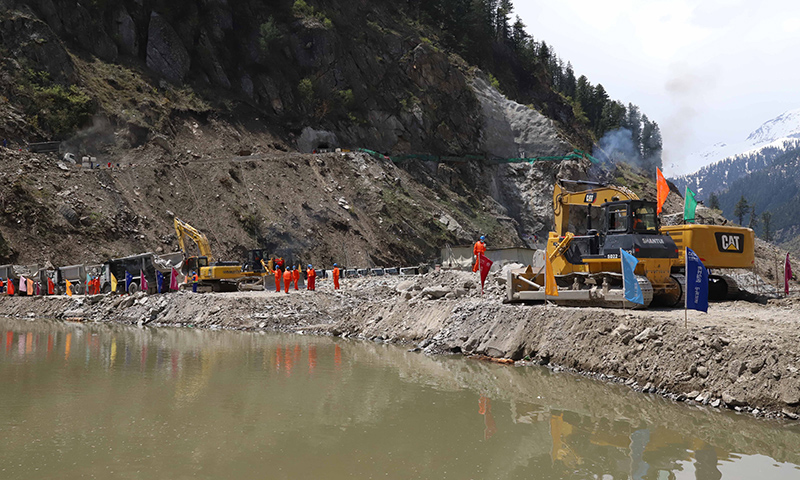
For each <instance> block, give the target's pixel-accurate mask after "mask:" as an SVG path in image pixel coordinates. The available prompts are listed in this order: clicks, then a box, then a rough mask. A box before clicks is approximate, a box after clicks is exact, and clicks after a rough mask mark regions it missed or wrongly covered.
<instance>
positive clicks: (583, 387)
mask: <svg viewBox="0 0 800 480" xmlns="http://www.w3.org/2000/svg"><path fill="white" fill-rule="evenodd" d="M0 327H5V328H3V330H4V331H5V332H6V336H5V339H6V342H5V343H6V348H5V350H0V352H3V353H2V355H0V385H2V386H3V388H0V405H3V406H4V416H3V419H2V420H0V429H2V431H3V436H2V439H0V469H3V468H5V469H6V470H4V471H3V472H0V478H32V477H37V478H38V477H45V478H51V477H58V478H78V477H86V476H104V477H108V476H128V477H137V478H138V477H142V476H153V477H157V478H172V477H188V476H200V477H204V478H209V477H211V478H213V477H218V478H264V477H265V476H266V477H268V478H316V477H325V478H345V477H357V478H366V477H372V476H378V475H380V476H381V477H388V478H414V477H421V478H463V477H467V478H544V479H547V478H615V479H616V478H630V479H687V478H688V479H692V478H693V479H702V480H712V479H719V478H748V477H752V476H755V475H756V474H758V475H760V476H765V477H768V478H797V477H798V476H800V471H799V470H798V468H797V465H798V463H800V431H798V428H797V427H795V426H789V425H784V424H779V423H776V422H766V421H759V420H754V419H751V418H748V417H745V416H739V415H734V414H730V413H726V412H718V411H707V410H705V409H702V408H694V407H688V406H685V405H676V404H673V403H671V402H668V401H666V400H663V399H661V398H658V397H653V396H646V395H641V394H637V393H633V392H631V391H630V390H627V389H625V388H624V387H618V386H608V385H604V384H601V383H598V382H594V381H590V380H586V379H582V378H577V377H573V376H570V375H565V374H552V373H551V372H549V371H548V370H544V369H539V368H512V367H505V366H498V365H493V364H486V363H482V362H473V361H466V360H464V359H461V358H431V357H426V356H423V355H419V354H414V353H408V352H406V351H405V350H403V349H400V348H395V347H391V346H386V345H378V344H372V343H367V342H342V341H334V340H332V339H328V338H308V337H297V336H285V335H254V334H242V333H231V332H204V331H194V330H188V329H184V330H180V329H163V330H147V329H132V328H122V327H112V326H105V325H85V324H62V323H55V322H44V321H36V322H27V321H15V320H0ZM15 343H16V345H17V348H16V349H14V348H13V345H14V344H15ZM76 348H77V349H78V352H80V353H78V352H72V353H73V354H72V355H71V350H73V349H76ZM81 350H83V351H81ZM76 353H77V355H75V354H76ZM81 353H82V354H83V355H81ZM137 353H138V356H139V359H138V361H137V359H136V355H137ZM343 357H346V358H347V362H343ZM476 402H477V404H478V408H477V410H478V415H479V416H480V417H481V424H482V425H481V424H477V425H476V420H477V419H476V418H475V403H476ZM37 469H38V470H37ZM112 471H114V472H116V473H115V474H111V475H109V473H110V472H112ZM65 472H66V473H65ZM265 472H267V473H266V474H265Z"/></svg>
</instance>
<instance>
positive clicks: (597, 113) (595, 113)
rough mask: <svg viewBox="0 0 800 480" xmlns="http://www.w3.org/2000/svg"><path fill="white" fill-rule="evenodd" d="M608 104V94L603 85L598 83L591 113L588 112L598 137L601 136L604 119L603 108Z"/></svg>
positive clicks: (593, 96)
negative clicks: (602, 120)
mask: <svg viewBox="0 0 800 480" xmlns="http://www.w3.org/2000/svg"><path fill="white" fill-rule="evenodd" d="M606 103H608V94H607V93H606V89H605V88H604V87H603V85H602V84H600V83H598V84H597V86H596V87H594V94H593V95H592V101H591V107H590V108H591V111H589V112H586V114H587V115H588V116H589V121H590V122H591V124H592V128H594V131H595V134H597V136H598V137H599V136H601V135H600V134H599V127H600V119H601V118H602V114H603V108H604V107H605V106H606Z"/></svg>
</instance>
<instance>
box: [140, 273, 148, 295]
mask: <svg viewBox="0 0 800 480" xmlns="http://www.w3.org/2000/svg"><path fill="white" fill-rule="evenodd" d="M139 287H140V288H139V290H141V291H143V292H147V288H148V285H147V277H145V276H144V272H143V271H142V270H139Z"/></svg>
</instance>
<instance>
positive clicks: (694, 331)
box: [0, 292, 800, 420]
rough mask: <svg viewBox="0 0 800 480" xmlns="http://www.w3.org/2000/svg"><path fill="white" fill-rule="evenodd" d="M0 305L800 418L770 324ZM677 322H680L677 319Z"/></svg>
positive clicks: (14, 312)
mask: <svg viewBox="0 0 800 480" xmlns="http://www.w3.org/2000/svg"><path fill="white" fill-rule="evenodd" d="M0 312H1V313H0V315H4V316H8V317H17V318H29V319H36V318H54V319H59V320H64V321H80V322H103V323H121V324H127V325H139V326H144V325H148V326H156V327H192V328H205V329H232V330H245V331H259V330H265V331H280V332H287V333H303V334H316V335H333V336H338V337H342V338H357V339H363V340H370V341H380V342H387V343H396V344H400V345H405V346H412V350H415V351H420V352H422V353H427V354H445V353H451V354H463V355H465V356H471V355H478V356H486V357H491V358H506V359H511V360H514V362H515V364H516V365H521V366H523V365H533V364H536V365H542V366H548V367H549V368H551V369H553V370H555V371H569V372H572V373H574V374H579V375H583V376H587V377H592V378H595V379H598V380H601V381H604V382H609V383H617V384H619V383H623V384H625V385H627V386H629V387H630V388H632V389H633V390H636V391H639V392H643V393H649V394H657V395H661V396H663V397H666V398H669V399H671V400H674V401H678V402H687V403H690V404H702V405H707V406H711V407H715V408H729V409H733V410H736V411H739V412H744V413H749V414H752V415H755V416H758V417H768V418H783V419H789V420H797V419H798V418H800V375H798V367H800V358H799V357H798V354H797V352H796V351H794V350H791V349H789V348H788V347H787V346H789V345H792V341H793V340H794V338H796V337H794V336H793V338H781V339H779V341H775V338H774V337H775V335H774V332H769V331H767V332H760V333H759V332H753V333H752V334H751V335H749V336H746V337H741V336H734V337H730V336H726V335H725V333H726V332H723V331H722V329H721V328H719V327H716V326H714V325H709V324H703V325H699V324H690V325H689V328H688V329H686V328H684V326H683V324H682V322H675V321H674V319H665V318H664V316H663V315H660V314H659V313H658V312H646V313H642V312H624V311H615V310H603V309H588V308H569V307H556V306H551V305H533V306H530V305H503V304H501V303H500V302H499V301H497V299H480V298H475V297H470V298H463V299H442V300H425V299H421V298H419V297H414V298H408V296H407V295H405V296H404V295H391V296H389V297H388V298H387V296H386V295H385V294H384V295H374V296H369V295H355V296H348V295H346V294H341V293H326V292H319V293H315V294H313V295H291V296H287V297H284V296H280V295H276V294H268V293H265V292H259V293H258V294H249V295H247V296H241V295H240V294H221V295H199V294H191V293H185V292H181V293H176V294H171V295H166V296H153V297H148V296H144V295H135V296H124V297H119V296H113V297H112V296H96V297H72V298H70V297H34V298H29V297H2V298H0ZM678 323H680V325H679V324H678Z"/></svg>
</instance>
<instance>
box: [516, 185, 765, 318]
mask: <svg viewBox="0 0 800 480" xmlns="http://www.w3.org/2000/svg"><path fill="white" fill-rule="evenodd" d="M568 185H569V186H573V187H574V188H573V189H572V190H569V189H567V186H568ZM553 213H554V219H555V231H553V232H550V234H549V236H548V239H547V247H546V249H545V251H544V252H542V255H544V256H546V257H547V258H548V259H549V261H550V262H551V263H552V265H553V272H554V274H555V278H556V283H557V285H558V296H545V284H544V282H545V276H544V264H545V261H544V257H542V261H541V262H540V263H541V265H539V268H538V269H537V271H534V268H533V267H532V266H528V267H527V268H524V269H517V270H512V271H511V272H509V278H508V282H507V286H506V289H507V294H506V301H508V302H515V301H537V300H539V301H540V300H545V299H546V300H549V301H553V302H555V303H558V304H561V305H573V306H604V307H616V308H620V307H624V308H645V307H647V306H649V305H650V303H651V302H653V301H655V303H656V304H659V305H663V306H677V305H680V304H682V302H683V300H684V298H685V293H684V285H685V279H684V273H685V261H684V251H685V250H684V247H689V248H691V249H692V250H693V251H695V252H696V253H697V254H698V256H699V257H700V258H701V260H702V261H703V262H704V264H705V265H706V266H707V267H708V268H750V267H752V265H753V262H754V259H755V253H754V252H755V250H754V237H755V236H754V233H753V230H751V229H749V228H741V227H728V226H718V225H694V224H692V225H675V226H669V227H663V228H662V227H661V225H660V221H659V218H658V216H657V215H656V204H655V202H649V201H645V200H641V199H639V197H638V196H637V195H636V194H635V193H633V192H632V191H631V190H629V189H627V188H625V187H620V186H613V185H604V184H599V183H594V182H582V181H571V180H559V181H558V182H557V183H556V185H555V186H554V189H553ZM621 249H622V250H625V251H626V252H628V253H630V254H632V255H633V256H635V257H636V258H637V260H638V261H639V263H638V264H637V266H636V270H635V274H636V279H637V282H638V283H639V286H640V287H641V289H642V294H643V298H644V305H639V304H634V303H631V302H628V301H627V300H625V299H624V293H623V288H622V287H623V285H622V264H621V259H620V250H621ZM710 278H711V279H712V280H710V285H709V287H710V289H709V291H710V294H711V295H710V296H711V298H712V299H725V298H727V297H731V296H733V295H735V293H736V292H737V291H738V289H737V288H736V284H735V282H734V281H733V280H732V279H730V278H729V277H724V276H718V275H711V276H710Z"/></svg>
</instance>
